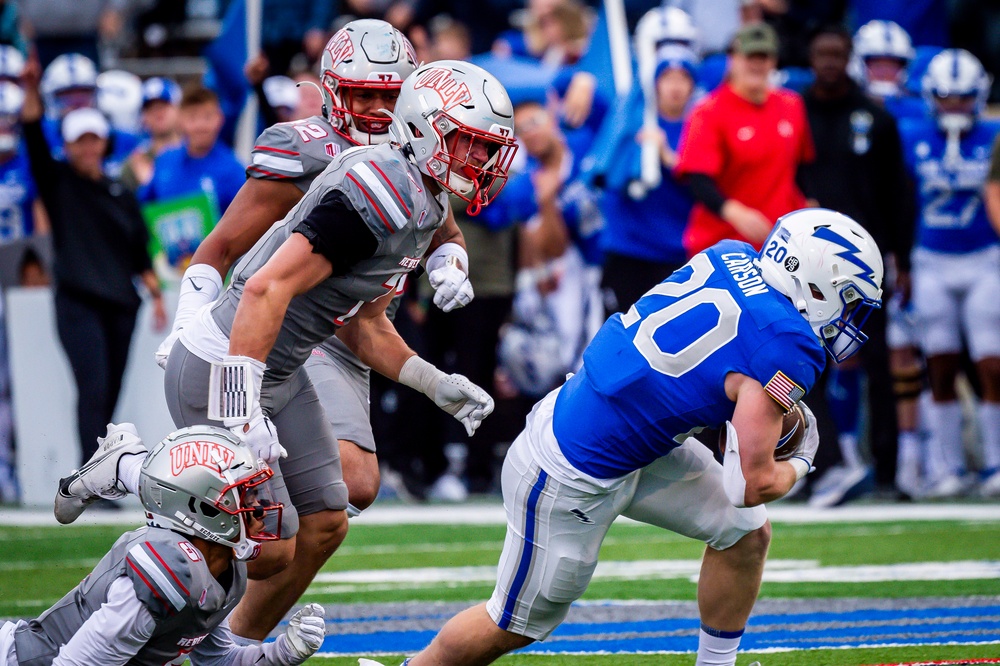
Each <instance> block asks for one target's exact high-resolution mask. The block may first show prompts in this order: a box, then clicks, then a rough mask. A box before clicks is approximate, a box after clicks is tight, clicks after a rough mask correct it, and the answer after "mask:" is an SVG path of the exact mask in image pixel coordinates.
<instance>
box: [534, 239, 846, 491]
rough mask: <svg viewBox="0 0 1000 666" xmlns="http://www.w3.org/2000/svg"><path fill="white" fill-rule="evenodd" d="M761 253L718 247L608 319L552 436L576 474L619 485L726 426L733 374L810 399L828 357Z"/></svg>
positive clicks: (559, 409)
mask: <svg viewBox="0 0 1000 666" xmlns="http://www.w3.org/2000/svg"><path fill="white" fill-rule="evenodd" d="M781 251H783V250H781ZM756 256H757V253H756V251H755V250H754V249H753V247H751V246H750V245H749V244H747V243H741V242H737V241H723V242H721V243H717V244H716V245H714V246H712V247H710V248H709V249H707V250H705V251H704V252H701V253H699V254H697V255H695V256H694V257H693V258H692V259H691V261H689V262H688V263H687V264H686V265H685V266H684V267H683V268H681V269H680V270H678V271H677V272H675V273H674V274H673V275H671V276H670V277H669V278H667V279H666V280H664V281H663V282H661V283H660V284H658V285H657V286H655V287H654V288H653V289H651V290H649V291H648V292H646V294H645V295H644V296H643V297H642V298H641V299H639V301H638V302H637V303H636V304H635V305H634V306H632V308H631V309H630V310H629V311H628V312H627V313H625V314H617V315H615V316H613V317H611V318H610V319H608V321H607V322H605V324H604V326H603V327H601V330H600V331H599V332H598V334H597V336H596V337H595V338H594V340H593V341H592V342H591V343H590V345H589V346H588V347H587V350H586V351H585V352H584V355H583V367H582V368H581V370H580V372H578V373H577V374H575V375H574V376H573V377H571V378H570V379H569V380H568V381H567V382H566V384H565V385H564V386H563V387H562V388H561V389H560V391H559V395H558V397H557V399H556V405H555V412H554V415H553V430H554V432H555V436H556V440H557V441H558V442H559V448H560V449H561V450H562V452H563V455H565V456H566V459H567V460H569V462H570V463H571V464H572V465H573V466H574V467H576V468H577V469H579V470H580V471H582V472H585V473H587V474H589V475H590V476H592V477H596V478H600V479H611V478H616V477H619V476H623V475H625V474H628V473H630V472H632V471H634V470H637V469H640V468H642V467H645V466H646V465H648V464H649V463H651V462H653V461H654V460H656V459H657V458H660V457H662V456H664V455H666V454H668V453H670V451H671V450H673V449H674V448H675V447H677V446H678V445H679V444H680V443H681V442H683V441H684V439H685V438H686V437H687V436H688V435H690V434H692V433H694V432H697V431H699V430H701V429H703V428H706V427H708V428H718V427H720V426H722V424H723V423H724V422H725V421H727V420H730V419H732V417H733V411H734V409H735V407H736V403H734V402H732V401H731V400H729V398H728V397H726V392H725V380H726V375H727V374H728V373H730V372H738V373H741V374H744V375H746V376H748V377H752V378H753V379H756V380H757V381H758V382H760V383H761V385H762V386H764V387H765V389H766V390H767V392H768V394H770V395H771V396H772V397H773V398H774V399H775V400H776V401H777V402H778V403H779V404H781V405H783V406H785V407H786V408H788V407H789V406H790V405H791V404H794V403H795V402H797V401H798V400H799V399H801V398H802V396H804V395H805V394H806V393H808V392H809V389H811V388H812V386H813V384H814V383H815V382H816V379H817V377H819V374H820V372H821V371H822V370H823V366H824V364H825V363H826V355H825V352H824V351H823V348H822V346H821V345H820V342H819V340H818V338H817V337H816V334H815V333H813V331H812V328H810V326H809V324H808V323H807V322H806V320H805V318H804V317H803V316H802V315H801V314H799V313H798V312H797V311H796V310H795V308H794V307H793V306H792V304H791V302H790V301H789V300H788V299H787V298H786V297H785V296H783V295H781V294H779V293H778V292H776V291H774V290H772V289H771V288H770V287H768V286H767V284H766V283H765V282H764V281H763V279H762V278H761V276H760V270H759V269H758V268H757V266H756V262H755V258H756ZM784 260H785V258H784V257H782V258H780V259H779V260H778V261H779V264H780V263H782V262H783V261H784Z"/></svg>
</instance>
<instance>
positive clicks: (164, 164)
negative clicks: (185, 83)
mask: <svg viewBox="0 0 1000 666" xmlns="http://www.w3.org/2000/svg"><path fill="white" fill-rule="evenodd" d="M222 123H223V116H222V108H221V107H220V106H219V98H218V97H216V95H215V93H213V92H212V91H211V90H208V89H207V88H202V87H196V88H192V89H189V90H187V91H186V92H185V93H184V96H183V98H182V99H181V104H180V128H181V136H182V137H183V139H182V141H181V145H179V146H177V147H176V148H172V149H169V150H167V151H165V152H163V153H162V154H160V156H159V157H157V158H156V161H155V162H154V164H153V177H152V180H150V181H149V183H148V184H147V185H146V186H145V187H143V188H142V189H141V190H140V191H139V192H140V198H141V199H142V200H143V201H147V202H149V201H162V200H164V199H171V198H174V197H181V196H185V195H189V194H195V193H197V192H199V191H201V192H204V193H205V194H207V195H208V197H209V199H211V200H214V201H215V203H216V204H217V205H218V211H219V214H220V215H221V214H222V213H223V212H225V210H226V208H228V207H229V204H230V202H232V200H233V198H234V197H235V196H236V193H237V192H238V191H239V189H240V187H242V185H243V182H244V180H245V176H244V172H243V165H242V164H240V162H239V160H237V159H236V155H234V154H233V151H232V150H231V149H229V148H228V147H226V146H225V145H224V144H223V143H222V142H220V141H219V131H220V130H221V129H222Z"/></svg>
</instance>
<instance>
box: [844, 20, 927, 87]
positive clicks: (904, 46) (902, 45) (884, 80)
mask: <svg viewBox="0 0 1000 666" xmlns="http://www.w3.org/2000/svg"><path fill="white" fill-rule="evenodd" d="M914 55H915V52H914V50H913V43H912V42H911V41H910V35H909V34H907V32H906V31H905V30H903V28H902V27H900V26H899V24H898V23H895V22H893V21H879V20H875V21H869V22H868V23H865V24H864V25H863V26H861V27H860V28H859V29H858V31H857V33H855V35H854V58H855V59H856V61H855V62H856V64H855V65H854V66H853V70H854V72H855V73H856V76H857V78H858V82H859V83H861V85H863V86H864V87H865V89H866V90H867V91H868V92H869V93H871V94H872V95H876V96H878V97H893V96H895V95H898V94H899V93H900V91H901V90H902V88H903V85H904V84H905V83H906V76H907V67H909V64H910V62H911V61H912V60H913V57H914ZM878 58H888V59H892V60H897V61H899V68H898V69H895V68H894V69H893V70H892V71H891V72H889V73H887V74H886V75H880V73H878V72H876V71H874V70H872V69H870V61H871V60H873V59H878Z"/></svg>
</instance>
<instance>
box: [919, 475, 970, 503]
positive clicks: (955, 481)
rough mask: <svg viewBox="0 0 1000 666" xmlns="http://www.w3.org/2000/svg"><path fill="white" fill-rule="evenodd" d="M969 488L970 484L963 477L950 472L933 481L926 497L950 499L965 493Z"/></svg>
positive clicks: (925, 493)
mask: <svg viewBox="0 0 1000 666" xmlns="http://www.w3.org/2000/svg"><path fill="white" fill-rule="evenodd" d="M968 489H969V486H968V484H967V483H966V482H965V481H964V480H963V479H962V477H960V476H957V475H955V474H949V475H948V476H945V477H944V478H941V479H939V480H937V481H935V482H934V483H932V484H931V485H930V487H929V488H927V490H926V491H925V492H924V497H925V498H927V499H948V498H951V497H958V496H959V495H964V494H965V493H966V491H967V490H968Z"/></svg>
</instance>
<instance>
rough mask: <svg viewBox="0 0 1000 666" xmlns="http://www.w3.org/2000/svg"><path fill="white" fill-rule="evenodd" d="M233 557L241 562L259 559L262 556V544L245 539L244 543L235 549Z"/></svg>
mask: <svg viewBox="0 0 1000 666" xmlns="http://www.w3.org/2000/svg"><path fill="white" fill-rule="evenodd" d="M233 555H234V556H235V557H236V559H237V560H239V561H240V562H248V561H250V560H254V559H257V556H258V555H260V544H259V543H257V542H256V541H254V540H253V539H244V540H243V543H241V544H240V545H238V546H236V547H235V548H233Z"/></svg>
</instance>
